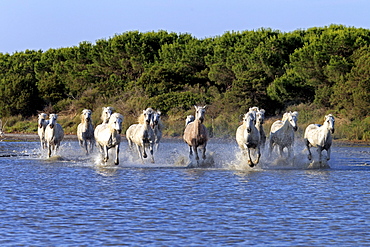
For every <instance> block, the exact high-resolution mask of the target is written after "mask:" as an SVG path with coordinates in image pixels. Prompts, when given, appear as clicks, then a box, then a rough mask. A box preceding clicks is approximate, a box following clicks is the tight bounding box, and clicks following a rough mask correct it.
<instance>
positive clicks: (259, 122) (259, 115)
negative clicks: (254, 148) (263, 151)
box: [256, 109, 266, 148]
mask: <svg viewBox="0 0 370 247" xmlns="http://www.w3.org/2000/svg"><path fill="white" fill-rule="evenodd" d="M264 121H265V110H264V109H260V110H257V112H256V128H257V129H258V131H259V132H260V147H261V148H264V147H265V143H266V133H265V130H264V129H263V123H264Z"/></svg>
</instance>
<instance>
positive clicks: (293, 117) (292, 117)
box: [282, 111, 298, 131]
mask: <svg viewBox="0 0 370 247" xmlns="http://www.w3.org/2000/svg"><path fill="white" fill-rule="evenodd" d="M282 121H283V122H285V121H289V123H290V125H291V126H292V127H293V130H294V131H297V129H298V125H297V121H298V112H296V111H295V112H286V113H284V115H283V119H282Z"/></svg>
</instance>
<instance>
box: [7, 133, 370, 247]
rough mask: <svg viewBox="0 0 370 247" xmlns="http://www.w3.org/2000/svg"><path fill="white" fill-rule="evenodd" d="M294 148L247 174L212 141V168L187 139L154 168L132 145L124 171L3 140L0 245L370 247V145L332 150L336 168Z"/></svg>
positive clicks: (70, 145) (234, 155) (163, 152)
mask: <svg viewBox="0 0 370 247" xmlns="http://www.w3.org/2000/svg"><path fill="white" fill-rule="evenodd" d="M297 145H298V146H297V147H296V148H295V156H294V158H293V159H291V160H286V159H278V158H276V157H270V158H267V157H266V155H264V153H263V156H262V159H261V163H260V164H259V166H257V168H255V169H250V168H248V166H247V165H245V162H242V161H241V160H240V159H241V158H240V155H239V152H238V150H237V147H236V145H235V143H233V142H232V143H226V142H223V143H217V142H216V141H215V140H211V141H210V142H209V145H208V149H207V155H208V158H207V160H206V162H204V163H202V164H201V165H203V166H207V168H187V165H189V164H194V162H190V161H189V160H188V158H187V156H188V153H187V152H188V147H187V146H186V144H184V143H183V142H174V141H171V142H165V143H162V144H161V146H160V150H159V151H158V153H156V154H155V159H156V163H155V164H151V163H150V162H149V160H145V162H144V164H142V163H141V162H140V160H139V159H138V158H137V157H136V153H134V154H130V153H128V152H127V143H126V142H123V143H122V147H121V154H120V162H121V163H120V165H119V166H114V165H112V164H111V163H109V164H108V165H105V166H104V165H101V162H100V160H99V155H98V154H96V153H94V154H92V155H91V156H85V155H84V154H83V152H82V151H81V149H80V148H79V146H78V144H77V142H75V141H67V142H64V143H63V145H62V147H61V149H60V152H59V153H58V154H57V156H56V157H54V158H51V159H49V160H48V159H46V158H45V157H46V154H45V153H44V152H41V151H40V149H39V143H38V142H0V169H1V172H0V179H1V180H0V181H1V183H0V245H1V246H7V245H8V246H15V245H16V246H20V245H27V246H29V245H33V246H58V245H59V246H60V245H65V246H79V245H85V246H87V245H88V246H94V245H95V246H102V245H134V246H156V245H159V246H205V245H207V246H235V245H240V246H245V245H258V246H264V245H266V246H292V245H293V246H298V245H304V246H328V245H341V246H365V245H369V244H370V236H369V234H368V229H369V227H370V189H369V182H368V181H369V175H370V147H344V146H342V147H336V146H334V147H333V149H332V158H331V160H330V161H329V162H328V165H329V166H330V168H325V169H307V168H308V166H309V164H310V163H309V161H308V160H307V159H306V154H305V151H304V150H303V148H302V147H301V146H300V144H299V143H298V144H297ZM313 153H315V152H313Z"/></svg>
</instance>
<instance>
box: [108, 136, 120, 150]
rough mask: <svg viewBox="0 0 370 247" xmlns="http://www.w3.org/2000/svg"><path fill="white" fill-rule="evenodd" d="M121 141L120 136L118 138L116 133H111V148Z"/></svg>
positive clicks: (109, 140) (109, 141)
mask: <svg viewBox="0 0 370 247" xmlns="http://www.w3.org/2000/svg"><path fill="white" fill-rule="evenodd" d="M119 143H120V138H118V137H117V136H116V135H111V136H110V137H109V139H108V142H107V147H108V148H111V147H114V146H116V145H117V144H119Z"/></svg>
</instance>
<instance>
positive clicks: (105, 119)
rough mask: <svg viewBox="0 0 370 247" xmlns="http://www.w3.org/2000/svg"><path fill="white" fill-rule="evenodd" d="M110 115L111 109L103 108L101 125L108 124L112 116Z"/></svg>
mask: <svg viewBox="0 0 370 247" xmlns="http://www.w3.org/2000/svg"><path fill="white" fill-rule="evenodd" d="M112 113H113V107H110V106H108V107H103V111H102V114H101V120H102V121H103V123H108V122H109V118H110V117H111V116H112Z"/></svg>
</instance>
